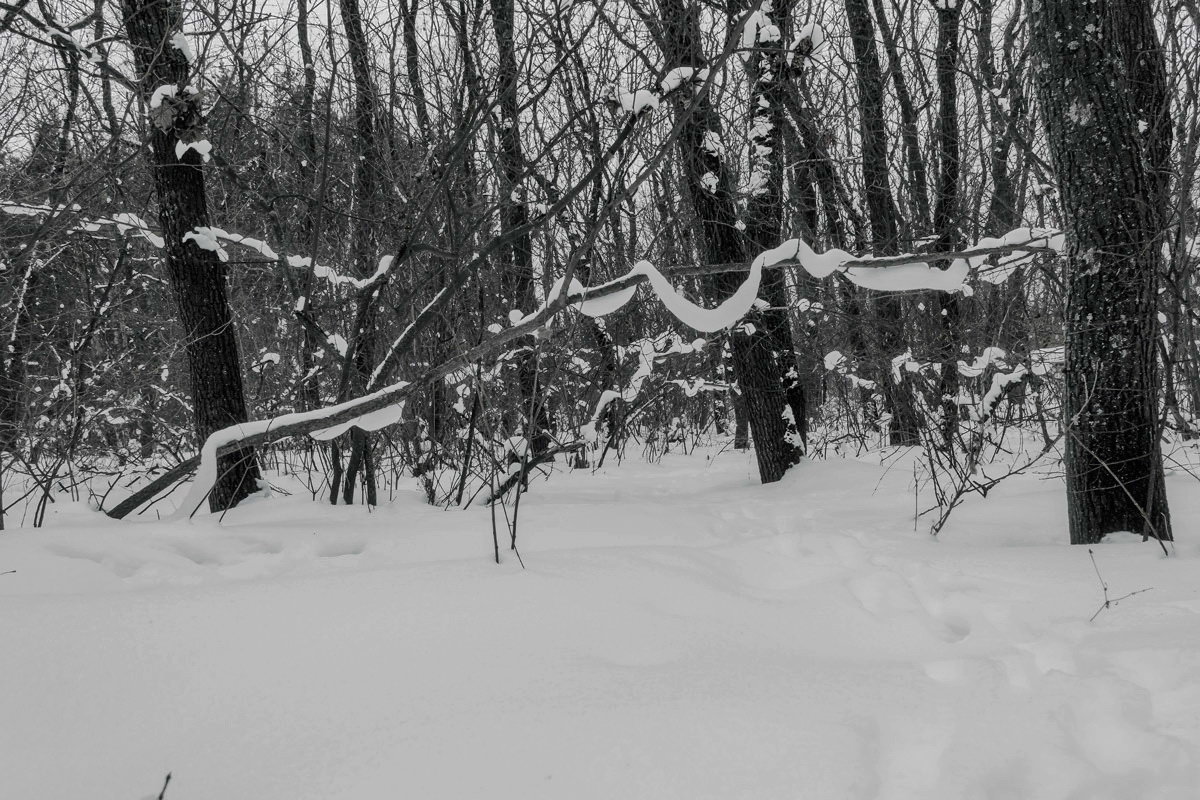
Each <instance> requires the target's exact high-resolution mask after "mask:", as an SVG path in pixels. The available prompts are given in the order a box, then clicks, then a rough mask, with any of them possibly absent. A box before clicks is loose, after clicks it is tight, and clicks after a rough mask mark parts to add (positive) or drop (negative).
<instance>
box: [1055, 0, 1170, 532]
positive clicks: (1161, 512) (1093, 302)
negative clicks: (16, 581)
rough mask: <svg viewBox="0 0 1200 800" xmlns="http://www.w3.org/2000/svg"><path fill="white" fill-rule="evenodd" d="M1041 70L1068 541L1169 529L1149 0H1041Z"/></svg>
mask: <svg viewBox="0 0 1200 800" xmlns="http://www.w3.org/2000/svg"><path fill="white" fill-rule="evenodd" d="M1032 36H1033V43H1034V47H1035V48H1036V53H1037V55H1036V62H1035V75H1036V81H1037V88H1038V93H1039V96H1040V99H1041V103H1042V110H1043V114H1042V116H1043V118H1044V119H1045V120H1046V131H1047V141H1048V142H1049V145H1050V154H1051V157H1052V162H1053V164H1054V170H1055V173H1056V175H1057V178H1058V185H1059V192H1060V194H1061V197H1062V207H1063V213H1064V215H1065V223H1066V225H1065V227H1066V232H1067V241H1068V260H1067V268H1066V269H1067V276H1066V277H1067V311H1066V325H1067V353H1066V395H1067V396H1066V410H1065V418H1064V420H1063V424H1064V425H1065V426H1066V427H1067V429H1068V430H1067V437H1066V438H1067V450H1066V470H1067V510H1068V517H1069V521H1070V528H1071V542H1072V544H1087V543H1092V542H1097V541H1099V540H1100V539H1101V537H1103V536H1104V534H1106V533H1111V532H1113V531H1122V530H1126V531H1142V532H1144V533H1145V534H1146V535H1150V536H1156V537H1158V538H1160V539H1169V538H1170V536H1171V523H1170V514H1169V512H1168V508H1167V497H1166V493H1165V490H1164V485H1163V467H1162V453H1161V449H1160V438H1159V437H1160V425H1159V411H1158V392H1159V385H1158V383H1159V382H1158V369H1157V359H1156V353H1155V342H1156V336H1157V319H1156V312H1157V308H1156V299H1157V289H1158V279H1159V269H1160V266H1161V264H1160V259H1161V256H1160V250H1161V244H1162V238H1163V228H1164V227H1165V218H1166V196H1167V195H1166V187H1167V177H1166V176H1167V169H1168V163H1169V154H1170V143H1171V119H1170V116H1169V111H1170V108H1169V98H1168V92H1167V84H1166V70H1165V66H1164V61H1163V54H1162V51H1161V49H1160V47H1159V44H1158V41H1157V38H1156V34H1155V29H1154V19H1153V12H1152V9H1151V5H1150V3H1149V2H1147V1H1146V0H1123V2H1100V3H1097V2H1092V1H1091V0H1059V2H1053V3H1049V2H1047V3H1040V4H1035V9H1034V15H1033V28H1032Z"/></svg>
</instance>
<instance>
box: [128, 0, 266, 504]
mask: <svg viewBox="0 0 1200 800" xmlns="http://www.w3.org/2000/svg"><path fill="white" fill-rule="evenodd" d="M124 11H125V27H126V30H127V31H128V34H129V43H130V46H131V47H132V49H133V54H134V60H135V62H136V64H137V69H138V73H139V74H140V75H141V76H142V86H141V89H142V96H143V98H144V99H145V100H146V105H147V107H148V112H149V114H150V125H148V126H147V127H148V129H149V135H150V159H151V171H152V172H153V175H154V188H155V194H156V196H157V198H158V218H159V222H160V224H161V225H162V234H163V239H164V240H165V242H166V245H165V247H164V249H163V255H164V261H165V262H166V267H167V274H168V277H169V279H170V283H171V289H172V293H173V294H174V295H175V302H176V305H177V306H178V309H179V317H180V321H181V322H182V324H183V331H184V336H185V337H186V338H185V344H184V347H185V351H186V353H187V361H188V373H189V376H190V378H191V388H192V400H193V406H194V408H195V414H196V435H197V437H198V438H199V440H200V441H201V442H203V441H204V440H205V439H207V438H208V436H209V434H211V433H213V432H214V431H216V430H219V429H221V428H224V427H228V426H230V425H235V424H237V423H241V422H245V421H246V418H247V417H246V399H245V392H244V389H243V386H242V371H241V364H240V360H239V356H238V346H237V339H236V337H235V335H234V329H233V319H232V317H231V315H230V309H229V301H228V297H227V295H226V288H225V278H226V269H225V266H224V264H222V263H221V261H220V259H219V258H218V257H217V253H216V252H215V251H213V250H207V249H204V248H202V247H201V246H200V244H199V242H198V241H197V240H193V239H190V238H189V240H185V239H184V236H185V235H187V234H189V233H191V232H192V231H194V230H195V229H197V228H202V227H207V226H208V225H209V218H208V203H207V198H206V196H205V189H204V171H203V168H202V161H201V159H200V155H199V154H198V153H197V152H196V151H195V150H190V149H189V150H186V151H185V152H184V153H183V154H182V155H178V154H177V153H176V145H177V144H178V143H180V142H189V141H194V140H196V139H198V138H201V126H202V124H203V116H202V113H201V108H200V101H199V98H198V97H197V96H196V95H194V94H189V93H188V91H187V89H186V88H185V87H187V86H188V77H189V75H188V72H189V65H188V62H187V59H186V58H185V57H184V54H183V52H182V51H181V50H179V49H178V48H176V47H174V46H172V44H171V36H172V34H173V33H175V32H177V31H179V17H178V11H177V6H174V5H172V4H170V3H153V2H146V0H125V5H124ZM172 92H173V94H172ZM258 479H259V472H258V465H257V463H256V462H255V457H254V450H253V449H252V448H245V449H243V450H241V451H237V452H234V453H231V454H229V455H226V456H222V457H221V458H220V460H219V462H218V478H217V482H216V485H215V486H214V487H213V490H212V492H211V493H210V495H209V507H210V508H211V509H212V510H213V511H222V510H224V509H226V508H229V507H231V506H233V505H236V504H237V502H238V501H239V500H241V499H242V498H244V497H246V496H247V495H249V494H251V493H252V492H255V491H257V490H258Z"/></svg>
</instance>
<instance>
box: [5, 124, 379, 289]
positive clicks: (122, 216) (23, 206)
mask: <svg viewBox="0 0 1200 800" xmlns="http://www.w3.org/2000/svg"><path fill="white" fill-rule="evenodd" d="M175 149H176V154H177V155H179V156H180V157H182V154H183V153H186V152H187V150H188V149H192V150H196V151H197V152H198V153H200V155H201V157H203V158H205V159H206V160H207V153H208V152H209V150H211V147H210V146H208V142H207V141H206V140H201V141H199V142H192V143H190V144H185V143H183V142H179V143H177V144H176V148H175ZM82 212H83V209H82V208H81V207H80V206H79V205H72V206H48V205H38V204H34V203H21V202H17V201H13V200H0V213H4V214H9V215H10V216H23V217H42V218H45V217H49V216H52V215H54V214H59V213H71V214H80V215H81V216H80V219H79V221H78V223H77V224H76V225H75V226H74V227H73V228H71V229H70V230H80V231H84V232H86V233H95V232H96V231H98V230H100V229H101V228H102V227H104V226H112V227H115V228H116V229H117V232H118V233H121V234H124V233H126V232H128V231H133V232H134V233H137V234H139V235H141V236H142V238H144V239H145V240H146V241H147V242H149V243H150V244H151V245H152V246H153V247H156V248H158V249H160V250H161V249H162V248H164V247H166V241H164V239H163V238H162V236H160V235H159V234H158V233H157V232H156V231H155V230H154V229H153V228H151V227H150V225H149V224H148V223H147V222H146V221H145V220H144V219H142V218H141V217H139V216H138V215H136V214H130V213H126V212H121V213H117V214H113V215H111V216H95V217H92V216H82ZM183 240H184V241H185V242H193V243H194V244H195V245H196V246H197V247H199V248H201V249H203V250H212V251H213V252H215V253H216V254H217V256H218V258H220V259H221V261H227V260H228V259H229V255H228V253H226V252H225V249H224V247H222V245H221V243H222V242H228V243H230V244H236V245H241V246H242V247H248V248H250V249H251V250H253V251H255V252H256V253H258V254H260V255H261V256H263V257H264V258H267V259H270V260H271V261H278V260H280V256H279V254H278V253H276V252H275V250H274V249H273V248H272V247H271V246H270V245H269V244H267V243H266V242H265V241H263V240H262V239H255V238H253V237H251V236H243V235H241V234H239V233H230V232H229V231H227V230H225V229H223V228H218V227H215V226H211V225H207V226H203V227H198V228H193V229H192V230H190V231H188V232H187V233H185V234H184V235H183ZM283 258H284V261H285V262H286V263H287V265H288V266H289V267H291V268H293V269H312V273H313V276H314V277H316V278H318V279H320V280H323V281H326V282H328V283H329V285H330V286H332V287H334V288H337V287H339V286H348V287H350V288H352V289H357V290H362V289H368V288H371V287H372V286H374V285H375V284H377V283H378V282H379V281H380V280H382V279H383V278H384V277H385V276H386V275H387V274H388V273H389V272H390V271H391V268H392V264H393V261H394V258H393V256H391V255H385V256H383V257H381V258H380V259H379V263H378V265H377V266H376V268H375V272H374V273H373V274H371V275H369V276H367V277H365V278H355V277H352V276H349V275H342V274H340V273H338V271H337V270H335V269H334V268H333V267H328V266H325V265H323V264H315V265H314V264H313V260H312V259H311V258H308V257H306V256H284V257H283Z"/></svg>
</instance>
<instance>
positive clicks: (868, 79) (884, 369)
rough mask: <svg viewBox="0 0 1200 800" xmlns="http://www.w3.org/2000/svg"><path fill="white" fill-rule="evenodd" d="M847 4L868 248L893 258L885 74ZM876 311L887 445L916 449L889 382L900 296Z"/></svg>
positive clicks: (905, 404) (912, 415)
mask: <svg viewBox="0 0 1200 800" xmlns="http://www.w3.org/2000/svg"><path fill="white" fill-rule="evenodd" d="M845 2H846V18H847V21H848V22H849V27H850V39H851V42H852V43H853V45H854V59H855V77H856V79H857V85H858V105H859V135H860V137H861V140H862V171H863V184H864V192H865V194H866V199H867V214H868V217H869V218H870V222H871V240H872V241H871V244H872V247H873V249H874V251H875V252H876V253H877V254H879V255H892V254H895V253H897V252H899V244H900V243H899V232H900V231H899V224H898V216H899V213H898V212H897V210H896V201H895V200H894V199H893V197H892V184H891V178H890V175H889V169H888V154H887V126H886V123H885V116H884V108H883V73H882V70H881V69H880V66H879V54H878V52H876V50H875V26H874V25H873V24H872V22H871V12H870V11H869V10H868V8H867V3H866V0H845ZM875 308H876V310H877V312H878V316H879V349H880V350H881V351H882V352H881V353H880V354H879V355H880V356H881V363H880V365H879V367H878V368H877V369H876V370H875V375H876V379H877V381H878V383H879V386H880V387H881V388H882V389H883V397H884V404H885V406H886V408H887V411H888V413H889V414H891V416H892V423H891V428H890V439H891V444H893V445H896V446H911V445H915V444H918V443H919V442H920V436H919V433H918V428H919V423H918V420H917V412H916V408H915V407H914V405H913V398H912V391H911V388H910V386H909V379H908V377H907V374H906V373H905V371H904V370H901V371H900V380H899V381H896V380H893V377H892V372H891V359H892V358H894V357H895V356H898V355H900V354H901V353H903V352H905V350H906V349H907V345H906V336H905V330H904V310H903V304H902V302H901V300H900V297H899V296H896V295H892V296H887V295H885V296H883V297H879V298H877V299H876V300H875Z"/></svg>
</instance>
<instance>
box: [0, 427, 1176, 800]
mask: <svg viewBox="0 0 1200 800" xmlns="http://www.w3.org/2000/svg"><path fill="white" fill-rule="evenodd" d="M915 461H916V457H915V456H911V457H910V456H904V455H900V456H897V457H894V458H893V457H889V458H888V459H887V460H886V462H885V463H883V464H881V463H880V458H879V456H878V454H875V455H873V456H872V457H870V458H867V457H864V458H863V459H861V460H859V459H852V458H847V459H842V458H837V457H831V458H829V459H827V460H825V461H821V462H811V463H804V464H801V465H800V466H798V467H796V468H794V469H793V470H792V471H790V472H789V473H788V474H787V475H786V476H785V477H784V479H783V480H782V481H781V482H779V483H776V484H772V485H769V486H758V485H754V483H755V478H754V476H755V474H756V466H755V463H754V457H753V455H752V454H747V453H739V452H736V451H734V450H732V449H731V448H726V449H722V448H721V446H720V443H718V444H717V445H715V446H713V447H702V448H701V449H700V450H699V452H697V453H696V454H695V455H693V456H681V455H676V454H669V455H667V456H666V457H665V458H664V459H663V460H662V462H661V463H653V464H648V463H642V462H640V461H639V460H637V459H627V460H626V461H625V462H624V463H623V464H621V465H620V466H617V465H616V464H615V462H612V463H610V464H606V466H605V468H604V469H603V470H601V471H599V472H597V473H595V474H593V473H592V471H591V470H579V471H575V472H559V473H558V474H556V475H555V476H554V478H553V479H552V480H551V481H549V482H546V483H541V482H539V483H538V484H537V485H536V486H535V487H534V488H533V490H531V491H530V492H529V493H528V494H527V495H524V496H523V498H522V501H521V512H520V519H521V526H520V529H519V544H520V548H521V554H522V557H523V559H524V562H525V567H526V568H525V569H522V568H521V565H520V564H518V563H517V560H516V558H515V557H513V556H512V555H511V553H510V551H509V550H508V549H507V547H504V548H503V549H502V551H501V559H502V563H501V564H500V565H498V566H497V565H495V564H493V563H491V561H490V555H491V523H490V509H487V508H484V507H480V506H472V507H471V508H469V509H467V510H466V511H458V510H455V511H450V512H447V511H445V510H442V509H439V508H435V507H431V506H429V505H427V504H426V503H425V502H424V499H423V494H422V490H421V489H420V487H419V486H418V485H417V482H416V481H412V482H410V483H404V484H401V486H400V488H399V489H398V490H397V492H396V495H395V499H394V500H393V501H391V502H388V503H385V504H384V505H382V506H380V507H379V508H378V509H376V510H375V511H374V512H371V513H368V512H367V511H366V510H365V509H363V508H360V507H346V506H329V505H326V504H322V503H314V502H312V501H311V500H310V499H309V498H310V495H309V493H308V492H307V491H306V490H305V489H304V485H303V483H301V482H300V481H298V480H294V479H288V478H286V477H284V476H277V475H272V476H271V480H272V482H274V483H278V484H279V485H280V486H281V488H284V489H286V490H288V491H290V492H291V493H292V494H291V496H284V495H282V494H280V495H275V496H273V497H270V498H262V497H255V498H252V499H251V500H249V501H248V502H247V503H245V504H244V505H243V506H240V507H238V508H236V509H234V510H232V511H230V512H229V513H228V514H227V515H226V516H225V518H224V520H223V521H218V518H217V517H215V516H214V517H208V518H204V519H198V520H195V521H194V522H192V523H191V524H185V523H179V522H172V521H162V522H157V521H154V520H153V519H152V518H151V519H150V520H148V521H144V522H124V523H116V522H114V521H112V520H108V519H106V518H104V517H103V516H101V515H99V514H97V513H95V512H94V511H90V510H89V509H88V508H87V507H86V506H85V505H84V504H82V503H70V502H66V501H64V502H57V503H53V504H51V506H50V508H49V512H48V525H47V527H45V528H42V529H38V530H31V529H27V530H9V531H7V532H6V533H5V534H4V537H3V539H2V542H3V543H2V544H0V572H6V571H8V570H15V572H12V573H10V574H6V575H0V596H2V602H0V639H2V640H3V641H4V642H6V643H7V644H6V646H5V647H2V648H0V674H3V675H4V680H5V689H4V690H3V691H0V719H3V720H4V724H3V725H0V773H2V774H3V775H4V789H3V794H4V796H5V797H11V798H14V800H17V799H18V798H74V797H79V796H81V794H82V795H86V796H88V797H96V798H114V799H115V798H145V797H157V796H158V791H159V788H160V787H161V786H162V782H163V778H164V776H165V775H166V774H167V773H168V772H171V773H172V775H173V777H172V780H171V784H170V786H169V788H168V791H167V792H166V797H167V798H168V800H209V799H211V798H244V797H252V798H255V799H256V800H351V799H353V800H370V799H372V798H387V797H395V796H397V795H398V794H400V795H403V796H405V797H417V798H423V799H425V800H459V799H461V798H496V800H509V798H513V799H514V800H515V799H516V798H520V800H563V798H571V800H613V798H636V799H639V800H640V799H641V798H646V800H650V799H651V798H653V800H684V799H685V798H686V800H728V798H733V797H746V798H756V799H758V798H762V799H766V798H813V799H814V800H852V799H858V798H861V799H862V800H876V798H878V799H880V800H907V799H908V798H913V799H915V798H920V800H964V798H980V799H982V798H992V799H993V800H1083V798H1087V800H1128V799H1129V798H1138V799H1139V800H1185V799H1186V798H1192V797H1194V796H1195V792H1196V787H1197V786H1198V785H1200V759H1197V758H1196V754H1197V753H1198V752H1200V682H1198V680H1197V675H1200V638H1198V637H1196V635H1195V632H1196V630H1197V628H1198V627H1200V601H1198V599H1197V592H1196V580H1195V577H1196V568H1197V563H1198V562H1197V559H1198V558H1200V549H1198V548H1197V546H1196V545H1195V543H1194V537H1193V536H1191V535H1189V536H1188V537H1187V539H1186V540H1185V537H1184V536H1182V535H1181V536H1180V540H1181V542H1180V544H1179V545H1178V552H1177V554H1176V555H1175V556H1173V557H1172V558H1169V559H1165V558H1163V557H1162V554H1161V552H1159V551H1158V549H1157V546H1156V545H1155V544H1154V543H1153V542H1150V543H1146V544H1143V543H1142V542H1141V541H1140V537H1135V536H1130V535H1127V534H1116V535H1112V536H1110V537H1109V539H1108V541H1106V542H1105V543H1104V544H1102V545H1099V546H1096V547H1095V548H1093V549H1094V551H1095V559H1096V563H1097V566H1098V568H1099V570H1100V571H1101V573H1102V575H1103V578H1104V580H1105V581H1106V582H1107V583H1108V585H1109V587H1110V596H1113V597H1117V596H1120V595H1122V594H1126V593H1128V592H1133V591H1137V590H1141V589H1147V588H1150V587H1153V590H1152V591H1149V592H1145V593H1142V594H1138V595H1136V596H1133V597H1129V598H1127V599H1126V600H1124V601H1122V602H1121V603H1120V604H1118V605H1117V606H1114V607H1112V608H1109V609H1107V610H1103V611H1102V612H1101V613H1100V615H1099V616H1098V617H1097V618H1096V619H1095V621H1094V622H1089V618H1091V617H1092V615H1093V614H1094V613H1095V612H1096V611H1097V609H1098V608H1099V607H1100V606H1101V603H1102V601H1103V596H1102V594H1101V589H1100V586H1099V584H1098V581H1097V575H1096V571H1095V569H1094V568H1093V566H1092V562H1091V559H1090V557H1089V554H1088V550H1087V548H1082V547H1069V546H1066V544H1065V542H1066V509H1065V506H1064V504H1063V503H1062V491H1063V490H1062V482H1061V479H1060V478H1058V477H1055V476H1054V474H1053V470H1052V469H1047V470H1046V471H1045V474H1031V475H1020V476H1016V477H1014V478H1012V479H1011V482H1005V483H1003V484H1001V485H1000V486H998V487H997V488H996V489H994V490H993V491H992V492H990V493H989V496H988V497H987V499H980V498H978V497H972V498H969V499H968V501H967V502H966V503H965V504H964V505H963V506H962V507H960V508H959V509H958V510H957V511H956V512H955V517H954V518H952V520H951V522H950V525H949V526H948V527H947V528H946V529H945V530H944V531H943V532H942V533H941V534H940V536H939V539H938V541H937V542H933V541H931V540H930V539H929V537H928V535H927V534H926V533H925V532H924V531H920V532H915V533H914V531H913V530H912V527H913V526H912V517H911V514H912V511H911V509H912V504H913V487H912V474H913V464H914V462H915ZM1191 461H1192V464H1191V468H1192V469H1195V467H1196V466H1197V465H1196V464H1195V457H1194V456H1193V457H1192V459H1191ZM1192 480H1193V479H1191V478H1190V477H1188V476H1187V475H1186V474H1184V473H1183V472H1182V471H1176V472H1175V473H1173V474H1170V475H1168V477H1167V491H1168V493H1169V494H1170V503H1171V509H1172V512H1173V514H1174V515H1175V517H1176V520H1177V530H1178V531H1180V532H1183V531H1194V530H1195V529H1196V520H1197V519H1200V493H1197V492H1195V491H1194V489H1193V488H1192V486H1193V484H1192ZM920 499H921V500H922V502H924V501H927V500H929V499H930V498H929V497H928V496H927V495H925V494H922V496H921V498H920ZM1188 540H1192V541H1191V543H1190V544H1189V543H1188ZM64 753H70V757H69V758H65V759H64V757H63V754H64ZM80 787H87V789H86V791H82V792H81V789H80Z"/></svg>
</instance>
